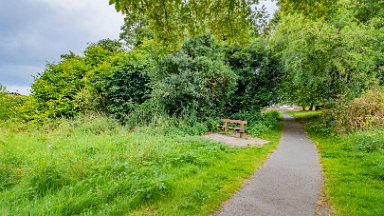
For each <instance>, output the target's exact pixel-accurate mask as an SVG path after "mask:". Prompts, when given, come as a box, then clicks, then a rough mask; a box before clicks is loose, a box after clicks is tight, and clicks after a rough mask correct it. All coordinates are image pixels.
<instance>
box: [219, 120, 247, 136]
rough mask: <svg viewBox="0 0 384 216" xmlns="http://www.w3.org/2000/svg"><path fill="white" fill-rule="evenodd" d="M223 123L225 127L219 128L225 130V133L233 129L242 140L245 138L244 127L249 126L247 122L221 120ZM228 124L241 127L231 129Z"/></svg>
mask: <svg viewBox="0 0 384 216" xmlns="http://www.w3.org/2000/svg"><path fill="white" fill-rule="evenodd" d="M221 122H223V125H219V126H217V127H218V128H220V129H223V130H224V131H225V132H227V131H228V129H233V130H234V131H236V132H238V133H239V134H240V138H242V137H243V136H244V133H245V129H244V125H246V124H247V121H241V120H232V119H221ZM228 123H234V124H239V125H240V127H238V128H237V127H230V126H229V125H228Z"/></svg>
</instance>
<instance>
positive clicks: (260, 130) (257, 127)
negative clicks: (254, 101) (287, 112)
mask: <svg viewBox="0 0 384 216" xmlns="http://www.w3.org/2000/svg"><path fill="white" fill-rule="evenodd" d="M229 118H231V119H238V120H243V121H247V122H248V124H247V125H246V131H247V133H249V134H251V135H254V136H260V135H262V134H265V133H268V132H269V131H271V130H276V129H279V123H278V122H279V119H280V113H279V112H277V111H275V110H271V111H267V112H263V113H261V112H253V113H249V112H241V113H235V114H232V115H231V116H230V117H229Z"/></svg>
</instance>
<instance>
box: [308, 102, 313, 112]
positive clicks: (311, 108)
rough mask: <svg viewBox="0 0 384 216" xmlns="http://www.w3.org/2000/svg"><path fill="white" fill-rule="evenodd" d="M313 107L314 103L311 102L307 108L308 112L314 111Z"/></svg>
mask: <svg viewBox="0 0 384 216" xmlns="http://www.w3.org/2000/svg"><path fill="white" fill-rule="evenodd" d="M313 105H314V103H313V102H312V103H311V106H310V107H309V110H314V109H313Z"/></svg>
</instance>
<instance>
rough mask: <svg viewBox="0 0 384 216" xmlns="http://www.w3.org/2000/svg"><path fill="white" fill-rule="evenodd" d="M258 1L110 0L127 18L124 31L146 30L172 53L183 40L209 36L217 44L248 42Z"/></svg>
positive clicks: (257, 15)
mask: <svg viewBox="0 0 384 216" xmlns="http://www.w3.org/2000/svg"><path fill="white" fill-rule="evenodd" d="M258 2H259V1H258V0H213V1H211V0H209V1H207V0H192V1H181V0H144V1H137V0H133V1H132V0H110V1H109V4H111V5H114V6H115V8H116V10H117V11H119V12H122V13H123V14H126V25H127V26H125V27H124V31H125V32H128V33H132V32H135V29H137V28H140V29H142V27H143V25H145V26H148V28H149V29H150V30H151V32H152V33H153V35H154V38H155V40H156V42H158V43H160V44H161V45H162V46H163V47H167V48H168V49H171V50H175V49H177V48H178V47H179V45H181V43H182V42H183V41H184V39H185V38H194V37H196V36H198V35H202V34H207V33H210V34H212V35H214V36H215V37H216V38H217V39H218V40H223V41H229V42H233V43H238V44H241V43H244V42H248V41H249V40H250V39H251V38H253V37H254V36H255V35H258V34H259V28H258V26H259V25H260V19H262V18H263V17H264V16H265V14H263V11H258V10H256V5H257V4H258Z"/></svg>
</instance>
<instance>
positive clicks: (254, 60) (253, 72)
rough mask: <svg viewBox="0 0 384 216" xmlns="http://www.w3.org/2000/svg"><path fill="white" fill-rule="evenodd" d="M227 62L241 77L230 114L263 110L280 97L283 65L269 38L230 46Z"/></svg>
mask: <svg viewBox="0 0 384 216" xmlns="http://www.w3.org/2000/svg"><path fill="white" fill-rule="evenodd" d="M225 61H226V62H227V63H228V64H229V65H230V67H231V69H232V70H234V71H235V73H236V74H237V76H238V80H237V88H236V91H235V92H234V93H233V94H232V95H231V98H230V99H229V100H228V104H227V107H228V108H229V110H228V111H229V113H236V112H252V111H259V110H261V108H263V107H265V106H268V105H270V104H272V103H274V102H276V101H277V100H278V99H279V93H278V91H277V88H278V87H279V86H280V79H281V76H282V74H283V66H282V65H281V63H280V62H279V61H278V59H276V58H275V57H273V55H272V54H271V53H270V51H269V50H268V49H267V48H266V43H265V41H263V40H257V41H255V42H254V43H252V44H251V46H249V47H247V48H244V47H240V46H229V47H226V48H225Z"/></svg>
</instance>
